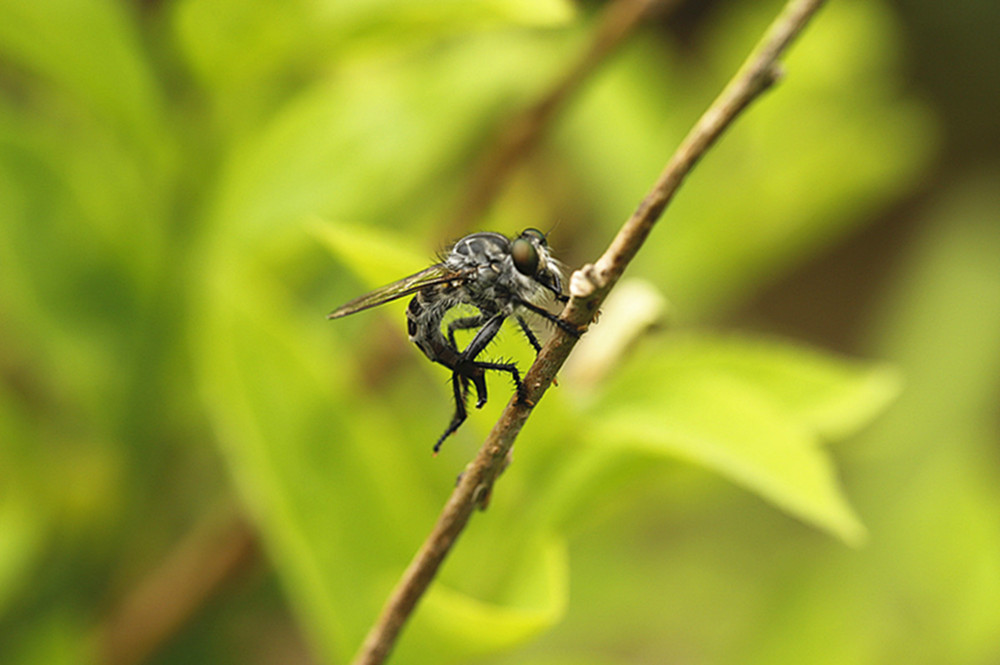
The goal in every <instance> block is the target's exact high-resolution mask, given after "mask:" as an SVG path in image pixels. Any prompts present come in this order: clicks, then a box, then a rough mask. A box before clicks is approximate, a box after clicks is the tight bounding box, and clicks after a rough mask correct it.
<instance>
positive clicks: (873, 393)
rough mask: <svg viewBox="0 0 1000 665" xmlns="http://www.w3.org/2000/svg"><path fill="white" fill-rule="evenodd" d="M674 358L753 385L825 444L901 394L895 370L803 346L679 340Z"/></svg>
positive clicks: (735, 339) (728, 338)
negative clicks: (825, 441) (824, 441)
mask: <svg viewBox="0 0 1000 665" xmlns="http://www.w3.org/2000/svg"><path fill="white" fill-rule="evenodd" d="M669 353H670V355H671V356H672V357H675V358H676V359H677V362H679V363H691V364H697V365H698V366H699V367H700V368H701V369H703V370H704V371H710V372H716V373H719V374H723V375H726V376H729V377H732V378H733V379H736V380H738V381H740V382H743V383H745V384H748V385H752V386H753V387H754V389H755V390H757V391H759V392H760V393H761V394H762V395H764V396H765V397H766V398H767V399H768V400H769V401H771V402H772V403H773V404H774V405H775V406H776V407H777V408H779V409H780V410H781V411H782V413H784V414H786V415H787V416H789V417H791V418H794V419H795V420H796V421H798V423H799V425H800V426H801V427H803V428H805V429H807V430H810V431H812V432H815V433H816V434H818V435H819V436H820V437H822V438H823V439H824V440H831V441H832V440H838V439H842V438H844V437H847V436H849V435H851V434H853V433H855V432H857V431H858V430H859V429H860V428H861V427H863V426H864V425H866V424H867V423H869V422H870V421H871V420H872V419H873V418H874V417H875V416H876V415H878V414H879V413H881V412H882V411H883V410H884V409H885V408H886V407H887V406H888V405H889V404H890V403H891V402H892V401H893V400H894V399H895V398H896V397H897V396H898V395H899V392H900V390H901V387H902V378H901V377H900V375H899V372H898V371H897V370H896V369H895V368H894V367H892V366H890V365H887V364H884V363H864V362H860V361H857V360H854V359H849V358H840V357H836V356H833V355H831V354H829V353H824V352H819V351H817V350H815V349H811V348H807V347H804V346H799V345H793V344H788V343H781V342H776V341H771V340H763V339H748V338H746V337H739V336H736V335H731V336H707V335H690V336H686V337H685V336H675V338H674V339H673V340H672V341H671V344H670V351H669Z"/></svg>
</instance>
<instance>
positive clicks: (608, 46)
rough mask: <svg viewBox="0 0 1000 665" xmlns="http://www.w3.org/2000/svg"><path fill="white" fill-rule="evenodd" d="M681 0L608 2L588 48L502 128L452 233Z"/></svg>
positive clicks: (477, 170)
mask: <svg viewBox="0 0 1000 665" xmlns="http://www.w3.org/2000/svg"><path fill="white" fill-rule="evenodd" d="M675 1H676V0H615V1H614V2H611V3H609V4H608V6H607V8H606V9H605V10H604V13H603V15H602V16H601V18H600V19H599V20H598V27H597V29H596V30H595V31H594V35H593V37H591V40H590V43H589V45H588V46H587V48H586V49H585V50H584V51H583V52H582V53H581V54H580V56H579V59H578V60H576V61H575V62H574V63H573V64H572V65H571V66H570V68H569V69H568V70H567V71H566V72H565V73H564V74H563V76H562V78H561V79H559V80H558V81H557V82H556V83H555V84H554V85H553V86H552V87H551V88H549V89H548V90H547V91H546V93H545V95H544V96H543V97H541V98H540V99H538V100H537V101H536V102H535V103H534V104H532V105H531V106H529V107H528V108H526V109H524V110H523V111H521V112H520V113H517V114H516V115H514V116H512V117H511V118H510V119H509V120H508V121H507V122H506V123H505V124H504V125H503V126H502V128H501V129H500V131H499V132H498V133H497V135H496V137H495V138H494V139H493V141H492V144H491V146H490V147H489V148H487V149H486V150H484V152H483V155H484V157H483V159H482V161H481V162H479V164H478V165H477V166H476V167H475V168H474V170H473V172H472V175H471V177H470V178H469V183H468V185H467V186H466V187H465V196H464V198H463V199H462V201H461V203H460V204H459V205H458V207H457V209H456V212H455V214H454V215H452V219H451V222H450V224H449V228H448V231H449V234H448V235H454V236H459V235H462V232H463V231H464V230H465V229H467V228H468V227H469V225H470V224H471V223H472V221H473V220H475V219H477V218H478V217H480V216H481V215H482V214H483V212H484V211H485V210H486V209H487V208H488V207H489V205H490V203H491V202H492V201H493V199H495V198H496V195H497V192H499V191H500V188H501V187H502V186H503V184H504V182H506V181H507V177H508V176H509V175H510V173H511V172H512V171H513V170H514V167H515V166H517V164H518V163H519V162H521V161H522V160H524V159H525V157H527V156H528V155H529V154H530V153H531V151H532V150H533V149H534V147H535V146H536V145H537V144H538V141H539V139H540V138H541V137H542V135H543V134H544V133H545V130H546V129H547V128H548V127H549V125H551V123H552V121H553V119H555V117H556V115H557V114H558V112H559V111H560V110H561V109H562V108H563V106H565V105H566V102H567V101H568V100H569V99H570V97H571V96H572V95H573V93H574V92H576V91H577V90H578V89H579V88H580V86H581V85H582V84H583V83H584V81H586V80H587V78H588V77H589V76H590V75H591V74H593V73H594V71H596V70H597V68H598V67H599V66H600V65H601V64H602V63H603V62H605V61H606V60H607V58H608V56H609V55H611V53H613V52H614V51H615V49H617V48H618V47H619V46H620V45H621V44H622V43H623V42H624V41H625V39H626V38H627V37H628V36H629V35H631V34H632V32H633V31H634V30H635V28H636V27H637V26H638V25H639V23H640V22H641V21H642V19H643V18H644V17H646V16H648V15H649V14H650V13H652V12H653V11H654V10H660V11H662V10H665V9H666V8H667V6H668V5H673V4H674V3H675Z"/></svg>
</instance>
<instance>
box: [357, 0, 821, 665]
mask: <svg viewBox="0 0 1000 665" xmlns="http://www.w3.org/2000/svg"><path fill="white" fill-rule="evenodd" d="M823 2H824V0H791V1H790V2H788V4H786V5H785V8H784V10H783V11H782V12H781V14H780V15H779V16H778V17H777V18H776V19H775V20H774V22H773V23H772V24H771V27H770V28H769V29H768V31H767V33H766V34H765V35H764V37H763V38H762V39H761V41H760V42H759V44H758V45H757V47H756V48H755V49H754V51H753V53H751V55H750V56H749V58H748V59H747V60H746V62H745V63H744V64H743V66H742V67H741V68H740V70H739V71H738V72H737V73H736V75H735V76H734V77H733V78H732V80H730V82H729V84H728V85H727V86H726V87H725V89H724V90H723V91H722V93H721V94H720V95H719V97H718V98H717V99H716V100H715V101H714V102H713V103H712V105H711V106H710V107H709V108H708V110H707V111H706V112H705V113H704V115H702V117H701V118H700V119H699V120H698V122H697V124H696V125H695V126H694V128H693V129H692V130H691V131H690V132H689V133H688V135H687V137H686V138H685V139H684V141H683V142H682V143H681V145H680V147H679V148H678V149H677V151H676V152H675V153H674V155H673V157H672V158H671V159H670V161H669V162H668V163H667V166H666V168H665V169H664V170H663V173H661V174H660V177H659V179H658V180H657V181H656V184H655V185H654V187H653V189H652V190H651V191H650V193H649V194H647V195H646V198H645V199H643V201H642V203H641V204H640V205H639V207H638V209H636V211H635V212H634V213H633V214H632V216H631V217H630V218H629V220H628V221H627V222H626V223H625V225H624V226H622V228H621V230H620V231H619V232H618V235H617V236H616V237H615V239H614V240H613V241H612V243H611V245H610V246H609V247H608V249H607V251H605V252H604V254H603V255H602V256H601V258H600V259H598V260H597V262H596V263H595V264H591V265H586V266H584V267H583V268H581V269H580V270H578V271H576V272H575V273H574V274H573V277H572V279H571V281H570V295H571V296H572V298H571V300H570V302H569V304H568V305H567V307H566V309H565V310H564V312H563V315H562V316H563V318H564V319H565V320H566V321H568V322H569V323H571V324H572V325H574V326H577V327H578V328H580V329H581V330H582V329H584V328H585V327H586V326H587V325H589V323H590V322H591V321H592V320H593V318H594V315H595V313H596V312H597V310H598V308H599V307H600V305H601V303H602V302H603V301H604V298H605V297H606V296H607V294H608V292H609V291H610V290H611V288H612V287H613V286H614V285H615V283H616V282H617V281H618V279H619V278H620V277H621V275H622V273H623V272H624V271H625V268H626V266H627V265H628V264H629V262H630V261H631V260H632V258H633V257H634V256H635V254H636V252H637V251H638V250H639V247H640V246H641V245H642V243H643V242H644V241H645V239H646V237H647V236H648V235H649V232H650V231H651V230H652V228H653V225H654V224H655V223H656V221H657V219H659V217H660V215H661V214H662V212H663V209H664V208H665V207H666V205H667V203H669V201H670V199H671V198H672V197H673V195H674V194H675V193H676V192H677V189H678V188H679V187H680V185H681V183H682V182H683V180H684V178H685V177H686V176H687V174H688V173H690V171H691V169H692V168H693V167H694V165H695V164H696V163H697V162H698V160H699V159H700V158H701V156H702V155H704V154H705V152H706V151H707V150H708V148H709V147H710V146H711V145H712V144H713V143H714V142H715V140H716V139H717V138H718V137H719V136H720V135H721V134H722V132H723V131H724V130H725V129H726V128H727V127H729V125H731V124H732V122H733V121H734V120H735V119H736V117H737V116H739V114H740V113H741V112H742V111H743V110H744V109H745V108H746V107H747V106H748V105H749V104H750V103H751V102H752V101H753V100H754V99H756V98H757V97H759V96H760V95H761V94H762V93H763V92H764V91H765V90H767V89H768V88H769V87H771V85H773V84H774V83H775V82H776V81H777V80H778V78H779V66H778V58H779V56H780V55H781V54H782V53H783V52H784V51H785V49H786V48H787V47H788V46H789V44H791V42H792V41H793V40H794V39H795V37H796V36H797V35H798V34H799V33H800V32H801V31H802V29H803V28H804V27H805V25H806V23H808V21H809V19H810V18H811V17H812V15H813V14H815V12H816V11H817V10H818V9H819V8H820V7H821V6H822V4H823ZM575 343H576V338H574V337H573V336H571V335H568V334H566V333H565V332H562V331H557V332H556V333H555V334H554V335H553V336H552V338H551V339H550V340H549V342H548V343H547V344H546V345H545V346H544V347H543V348H542V350H541V352H540V353H539V354H538V357H537V358H536V359H535V363H534V364H533V365H532V366H531V369H530V370H528V373H527V375H526V376H525V377H524V387H525V390H526V393H527V394H526V399H525V400H524V401H523V402H519V401H517V400H516V399H511V401H510V402H509V403H508V404H507V407H506V408H505V409H504V412H503V414H501V416H500V419H499V420H498V421H497V423H496V425H494V426H493V430H492V431H491V432H490V433H489V436H488V437H487V438H486V442H485V443H484V444H483V446H482V448H481V449H480V450H479V453H478V454H477V456H476V458H475V460H473V462H472V463H471V464H470V465H469V466H468V467H467V468H466V470H465V473H464V474H463V475H462V479H461V481H460V482H459V483H458V486H457V487H456V488H455V490H454V491H453V492H452V494H451V497H450V498H449V499H448V502H447V504H445V507H444V509H443V510H442V512H441V515H440V516H439V517H438V521H437V523H436V524H435V525H434V528H433V530H432V531H431V533H430V534H429V535H428V537H427V539H426V540H425V541H424V544H423V546H421V548H420V550H419V551H418V552H417V554H416V556H415V557H414V558H413V561H412V562H411V563H410V565H409V566H408V567H407V569H406V571H405V572H404V573H403V576H402V578H401V579H400V581H399V582H398V584H397V585H396V588H395V589H394V590H393V592H392V594H391V595H390V596H389V599H388V600H387V602H386V604H385V607H384V608H383V609H382V613H381V615H380V616H379V618H378V620H377V621H376V623H375V624H374V625H373V626H372V628H371V631H370V632H369V633H368V636H367V637H366V638H365V641H364V643H363V644H362V646H361V650H360V651H359V652H358V655H357V656H356V657H355V659H354V665H378V664H379V663H382V662H384V661H385V659H386V657H387V656H388V655H389V652H390V651H391V649H392V647H393V645H394V644H395V642H396V639H397V638H398V636H399V632H400V630H401V629H402V627H403V624H404V622H405V621H406V620H407V618H408V617H409V616H410V614H411V613H412V612H413V609H414V607H415V606H416V604H417V602H418V601H419V600H420V598H421V596H423V594H424V592H425V591H426V590H427V587H428V586H429V585H430V582H431V580H433V579H434V576H435V574H436V573H437V570H438V568H439V567H440V566H441V563H442V562H443V561H444V558H445V556H447V554H448V552H449V551H450V549H451V547H452V546H453V545H454V543H455V541H456V540H457V539H458V536H459V535H460V534H461V532H462V530H463V529H464V528H465V525H466V523H467V522H468V520H469V517H470V516H471V515H472V512H473V510H474V509H475V507H476V506H477V505H479V502H480V501H481V500H482V499H483V498H484V497H486V496H488V495H489V494H490V491H491V489H492V487H493V483H494V481H495V480H496V478H497V476H498V475H499V473H500V471H501V470H502V469H503V465H504V460H505V459H506V457H507V454H508V452H509V451H510V448H511V446H513V444H514V439H515V438H516V437H517V435H518V433H519V432H520V431H521V427H522V426H523V425H524V423H525V421H526V420H527V419H528V416H529V415H530V413H531V410H532V409H533V408H534V405H535V404H537V403H538V400H539V399H541V397H542V395H543V394H544V393H545V390H546V389H547V388H548V387H549V385H550V384H551V383H552V379H553V378H554V377H555V375H556V372H557V371H558V370H559V368H560V367H561V366H562V364H563V362H565V360H566V358H567V356H568V355H569V353H570V351H571V350H572V349H573V346H574V345H575Z"/></svg>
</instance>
